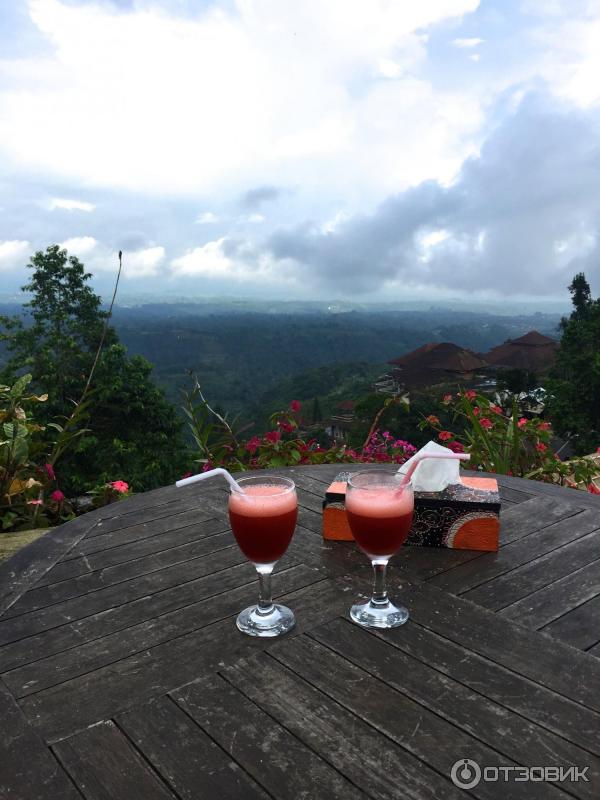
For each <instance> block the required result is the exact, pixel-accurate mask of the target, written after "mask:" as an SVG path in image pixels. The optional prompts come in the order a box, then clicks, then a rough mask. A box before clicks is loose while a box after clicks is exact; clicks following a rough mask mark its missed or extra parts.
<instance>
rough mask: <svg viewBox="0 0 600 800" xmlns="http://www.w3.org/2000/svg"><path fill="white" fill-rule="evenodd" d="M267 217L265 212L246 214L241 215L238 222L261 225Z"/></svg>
mask: <svg viewBox="0 0 600 800" xmlns="http://www.w3.org/2000/svg"><path fill="white" fill-rule="evenodd" d="M265 220H266V217H265V215H264V214H257V213H254V214H246V216H243V217H239V219H238V222H245V223H249V224H250V225H260V223H261V222H264V221H265Z"/></svg>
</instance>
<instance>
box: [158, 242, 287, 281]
mask: <svg viewBox="0 0 600 800" xmlns="http://www.w3.org/2000/svg"><path fill="white" fill-rule="evenodd" d="M289 266H290V265H289V264H288V263H285V262H284V260H276V259H274V258H272V256H271V255H270V254H269V253H266V252H263V253H258V252H256V251H255V250H254V249H253V247H252V245H251V244H249V243H248V242H244V243H242V244H239V243H236V242H232V241H231V240H229V239H227V238H226V237H223V238H221V239H216V240H215V241H212V242H207V243H206V244H204V245H201V246H199V247H194V248H192V249H190V250H188V251H187V252H186V253H184V254H183V255H181V256H178V257H177V258H174V259H173V260H172V261H171V272H172V275H173V276H174V277H179V276H184V275H186V276H190V275H193V276H197V277H203V278H209V279H221V280H223V279H225V280H230V281H234V282H236V283H246V282H248V283H255V282H256V281H258V280H260V281H262V280H267V281H268V282H269V285H273V284H282V283H287V284H289V283H295V279H294V277H293V275H292V274H290V271H289V269H288V267H289Z"/></svg>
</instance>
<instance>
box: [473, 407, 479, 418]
mask: <svg viewBox="0 0 600 800" xmlns="http://www.w3.org/2000/svg"><path fill="white" fill-rule="evenodd" d="M473 414H474V415H475V416H476V417H478V416H479V409H478V408H477V406H475V408H474V409H473Z"/></svg>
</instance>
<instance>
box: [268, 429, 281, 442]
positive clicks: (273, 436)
mask: <svg viewBox="0 0 600 800" xmlns="http://www.w3.org/2000/svg"><path fill="white" fill-rule="evenodd" d="M265 439H266V440H267V442H271V444H276V443H277V442H278V441H279V440H280V439H281V433H280V432H279V431H269V432H268V433H265Z"/></svg>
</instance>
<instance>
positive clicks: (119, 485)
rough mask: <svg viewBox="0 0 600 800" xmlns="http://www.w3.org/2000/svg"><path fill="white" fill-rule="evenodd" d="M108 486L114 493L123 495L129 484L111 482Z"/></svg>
mask: <svg viewBox="0 0 600 800" xmlns="http://www.w3.org/2000/svg"><path fill="white" fill-rule="evenodd" d="M108 485H109V486H112V488H113V489H114V490H115V492H119V493H120V494H125V493H126V492H128V491H129V484H128V483H125V481H112V482H111V483H109V484H108Z"/></svg>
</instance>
